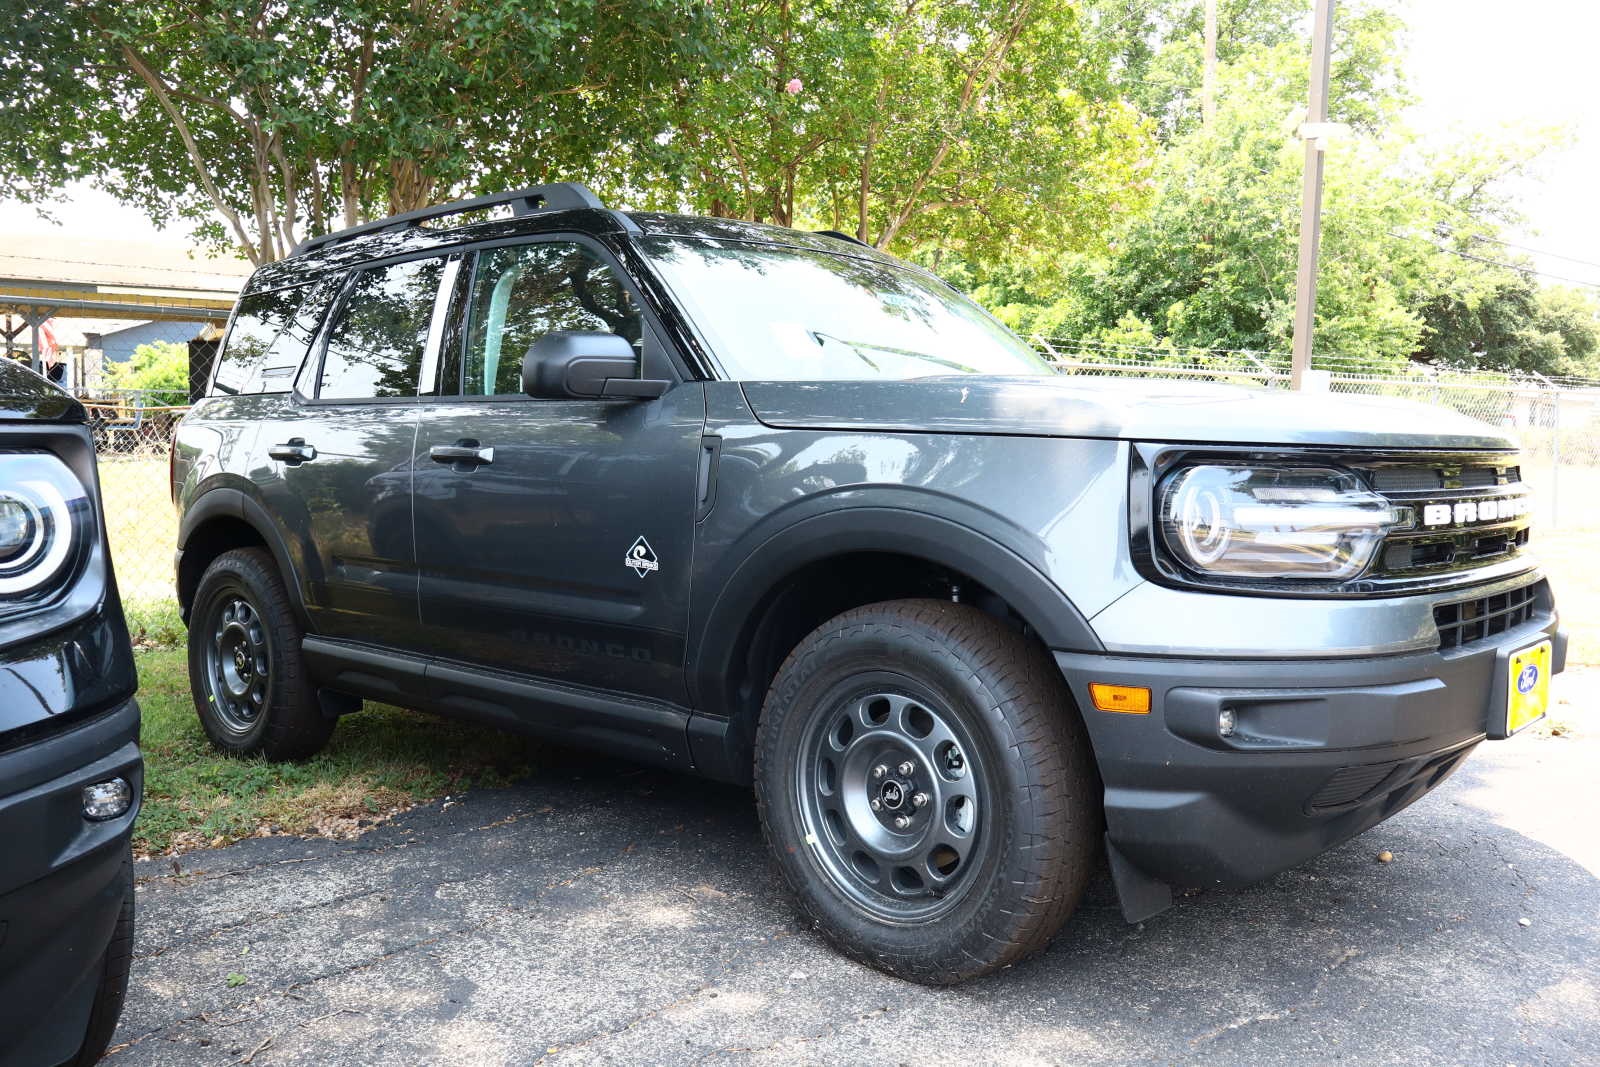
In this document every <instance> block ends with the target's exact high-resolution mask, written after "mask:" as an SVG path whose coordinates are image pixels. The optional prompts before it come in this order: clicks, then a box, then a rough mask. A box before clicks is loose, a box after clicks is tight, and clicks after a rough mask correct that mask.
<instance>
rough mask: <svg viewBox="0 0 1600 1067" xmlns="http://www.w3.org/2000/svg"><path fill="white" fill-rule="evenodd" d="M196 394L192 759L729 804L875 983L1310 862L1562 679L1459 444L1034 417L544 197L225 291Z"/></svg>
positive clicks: (1014, 377) (325, 257)
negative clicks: (454, 775)
mask: <svg viewBox="0 0 1600 1067" xmlns="http://www.w3.org/2000/svg"><path fill="white" fill-rule="evenodd" d="M507 206H509V208H510V215H509V217H506V218H488V219H484V218H483V217H482V216H485V215H487V214H489V209H495V208H505V207H507ZM474 215H475V216H477V218H475V219H474V218H470V217H464V216H474ZM209 392H210V395H209V396H208V397H207V398H206V399H205V400H203V401H201V402H200V403H199V404H197V405H196V406H195V408H194V410H193V411H192V412H191V413H190V414H189V416H188V417H187V418H186V419H185V420H184V421H183V423H182V425H181V427H180V428H179V432H178V435H177V441H176V445H175V454H174V463H173V489H174V492H175V494H176V496H177V499H178V500H179V502H180V505H181V507H182V511H183V517H182V524H181V530H180V533H179V545H178V549H179V551H178V562H177V578H178V594H179V597H180V600H181V603H182V607H183V611H184V614H185V618H186V619H187V621H188V624H189V649H190V668H191V676H192V679H193V686H194V698H195V706H196V708H197V709H198V711H199V714H200V719H201V722H202V723H203V724H204V728H205V730H206V732H207V733H208V734H209V735H210V737H211V739H212V741H213V742H215V744H216V745H217V746H218V747H219V748H221V749H223V750H225V751H228V752H235V753H240V754H249V753H263V754H265V755H266V756H267V757H269V758H272V759H297V758H301V757H305V756H309V755H310V754H312V753H314V752H316V751H317V750H318V749H320V748H321V747H322V746H323V745H324V744H325V743H326V742H327V740H328V738H329V735H330V734H331V733H332V732H333V730H334V726H335V723H336V722H337V720H338V718H339V716H341V715H343V714H347V713H350V712H353V711H355V710H357V709H358V708H359V707H360V706H361V702H362V701H363V700H380V701H389V702H393V703H397V704H401V705H406V706H409V707H416V708H425V709H429V710H432V711H435V712H439V713H442V714H445V715H453V716H460V717H463V718H469V719H475V720H479V721H481V722H486V723H491V724H494V725H497V726H503V727H506V728H509V729H515V730H523V731H530V732H533V733H537V734H542V735H547V736H549V737H551V738H554V739H559V740H562V741H565V742H570V743H576V744H583V745H590V746H594V747H597V748H601V749H605V750H607V751H610V752H614V753H617V754H618V755H622V756H625V757H628V758H630V759H634V760H639V761H641V762H645V763H651V764H656V765H658V766H661V767H667V768H672V769H675V770H681V771H688V772H692V773H696V774H701V775H705V776H708V777H711V778H717V779H722V780H725V781H731V782H739V783H753V785H754V787H755V792H756V798H757V802H758V804H759V807H760V812H761V817H762V820H763V823H764V825H765V828H766V833H767V836H768V840H769V842H770V844H771V848H772V853H773V856H774V858H775V861H776V863H777V865H778V866H779V867H780V868H781V870H782V872H783V875H784V877H785V878H786V880H787V882H788V884H789V885H790V887H791V888H792V889H793V891H794V894H795V896H796V897H797V898H798V901H799V904H800V906H801V908H803V909H804V911H805V913H806V914H807V915H808V916H809V917H810V918H811V919H812V920H813V921H814V922H815V924H816V926H817V927H818V928H819V929H820V930H821V931H822V932H823V933H824V934H826V935H827V936H828V937H829V938H830V939H831V940H832V941H833V942H834V943H835V944H837V945H838V946H839V947H840V948H842V949H843V950H844V951H845V952H847V953H849V954H850V955H852V956H854V957H856V958H858V959H861V960H863V961H865V962H867V963H870V964H872V965H874V966H877V967H881V968H884V969H886V970H888V971H891V972H893V973H895V974H898V975H902V976H904V977H906V978H910V979H913V980H916V981H923V982H939V983H947V982H955V981H960V980H962V979H965V978H970V977H973V976H975V975H979V974H983V973H986V972H988V971H991V970H994V969H995V968H998V967H1002V966H1005V965H1008V964H1010V963H1012V962H1015V961H1016V960H1018V959H1020V958H1022V957H1023V956H1024V955H1026V954H1027V953H1029V952H1031V951H1033V950H1035V949H1037V948H1039V947H1040V946H1042V945H1043V944H1045V943H1046V942H1047V941H1048V940H1049V938H1050V937H1051V936H1052V935H1053V934H1054V933H1055V932H1056V931H1057V930H1058V929H1059V928H1060V926H1061V925H1062V923H1063V922H1064V921H1065V920H1066V918H1067V917H1068V915H1070V914H1071V912H1072V911H1073V909H1074V907H1075V906H1076V905H1077V903H1078V900H1079V898H1080V896H1081V894H1082V892H1083V889H1084V884H1085V882H1086V881H1087V879H1088V877H1089V875H1090V873H1091V870H1092V868H1093V866H1094V865H1095V863H1096V861H1097V857H1098V855H1099V853H1100V852H1101V851H1102V850H1103V851H1104V853H1105V855H1106V856H1107V858H1108V861H1109V865H1110V869H1111V873H1112V876H1113V879H1114V882H1115V885H1116V889H1117V892H1118V895H1119V897H1120V900H1121V904H1122V907H1123V910H1124V912H1125V914H1126V916H1127V918H1128V919H1130V920H1140V919H1144V918H1147V917H1149V916H1151V915H1154V914H1155V913H1157V912H1159V911H1161V910H1162V909H1163V908H1165V907H1167V906H1168V905H1169V904H1170V903H1171V900H1172V890H1173V888H1174V887H1195V886H1199V887H1209V886H1238V885H1243V884H1246V883H1250V882H1254V881H1256V880H1259V879H1262V878H1265V877H1267V876H1269V875H1271V874H1273V873H1274V872H1276V871H1280V870H1282V869H1284V868H1286V867H1288V866H1290V865H1292V864H1295V863H1298V862H1300V861H1302V860H1305V859H1306V858H1308V857H1310V856H1313V855H1315V854H1316V853H1318V852H1320V851H1322V850H1324V849H1326V848H1329V847H1330V846H1332V845H1335V844H1338V843H1339V842H1341V841H1344V840H1346V839H1347V838H1349V837H1351V836H1353V835H1355V834H1357V833H1359V832H1361V831H1362V830H1364V829H1366V828H1367V827H1369V826H1372V825H1373V824H1374V823H1377V822H1378V821H1380V820H1382V819H1384V818H1386V817H1388V816H1389V815H1392V814H1393V813H1394V812H1396V811H1398V810H1399V809H1400V808H1402V807H1404V806H1405V805H1407V804H1409V803H1411V802H1412V801H1413V800H1415V799H1417V798H1418V797H1419V796H1421V795H1422V794H1423V793H1425V792H1427V791H1428V790H1429V789H1431V788H1432V787H1433V786H1435V785H1437V784H1438V783H1439V782H1440V781H1442V780H1443V779H1444V778H1445V777H1446V776H1447V775H1449V774H1450V772H1451V771H1453V770H1454V769H1455V768H1456V767H1457V766H1459V765H1460V763H1461V761H1462V760H1463V759H1465V758H1466V756H1467V754H1468V753H1469V752H1471V750H1472V749H1473V748H1474V747H1475V746H1476V745H1477V744H1478V743H1479V742H1480V741H1483V740H1484V739H1486V738H1503V737H1506V736H1509V735H1510V734H1512V733H1514V732H1516V731H1517V730H1518V729H1520V728H1521V727H1523V726H1525V725H1526V724H1527V723H1529V722H1531V721H1533V720H1535V719H1537V718H1538V717H1539V716H1540V715H1542V714H1543V713H1544V707H1545V702H1546V701H1547V699H1548V691H1549V690H1548V686H1549V678H1550V676H1551V674H1553V673H1554V672H1556V671H1559V670H1560V669H1561V667H1562V662H1563V659H1564V654H1565V639H1564V635H1563V634H1562V633H1561V631H1560V630H1559V629H1558V627H1557V617H1556V612H1555V606H1554V603H1553V601H1552V598H1551V594H1550V588H1549V585H1548V584H1547V582H1546V581H1545V579H1544V578H1543V577H1542V576H1541V575H1540V573H1539V571H1538V569H1537V568H1536V566H1535V565H1534V563H1533V561H1532V559H1531V558H1530V557H1529V556H1528V555H1527V552H1526V549H1527V545H1528V526H1529V517H1528V499H1527V494H1526V491H1525V489H1524V486H1523V484H1522V480H1521V476H1520V469H1519V463H1518V455H1517V451H1516V448H1515V446H1514V444H1513V443H1512V442H1511V441H1510V440H1508V439H1507V438H1506V437H1505V436H1503V434H1502V433H1500V432H1499V431H1497V430H1495V429H1494V428H1492V427H1489V426H1486V425H1483V424H1481V423H1478V422H1475V421H1472V420H1469V419H1466V418H1462V417H1456V416H1453V415H1450V414H1448V413H1444V412H1440V411H1438V410H1434V409H1428V408H1423V407H1419V406H1414V405H1407V404H1403V403H1400V402H1391V401H1383V400H1375V399H1374V400H1354V399H1347V398H1335V397H1328V396H1305V395H1281V394H1271V395H1267V394H1262V393H1256V392H1248V391H1243V390H1234V389H1228V388H1224V387H1209V388H1208V387H1200V388H1199V389H1197V388H1196V387H1193V386H1176V385H1171V384H1168V383H1164V382H1151V381H1123V382H1094V383H1088V382H1084V381H1083V380H1081V379H1077V378H1073V377H1067V376H1063V375H1060V374H1057V373H1055V372H1054V370H1053V368H1052V367H1051V366H1050V365H1048V364H1047V363H1045V362H1043V361H1042V360H1041V359H1040V358H1039V357H1038V356H1037V355H1036V354H1035V353H1034V352H1033V351H1032V350H1031V349H1030V348H1029V346H1028V345H1026V344H1024V343H1023V342H1022V341H1020V340H1019V339H1018V338H1017V337H1015V336H1014V335H1013V334H1011V333H1010V332H1008V331H1007V330H1006V329H1005V328H1003V327H1002V326H1000V325H999V324H998V323H997V322H995V320H994V319H992V318H991V317H990V316H989V315H987V314H986V313H985V312H984V311H982V310H981V309H980V308H979V307H977V306H976V305H975V304H974V303H973V302H972V301H970V300H968V299H967V298H965V297H963V296H962V295H961V294H960V293H958V292H956V291H954V290H953V289H951V288H950V287H949V286H948V285H946V284H945V283H943V282H941V281H940V280H939V279H938V278H936V277H934V276H932V275H930V274H928V273H927V272H925V271H923V270H920V269H918V268H916V267H913V266H910V265H908V264H906V263H903V262H901V261H899V260H896V259H894V258H891V257H889V256H886V255H883V254H881V253H879V252H877V251H874V250H873V249H871V248H868V247H865V246H863V245H861V244H860V243H858V242H855V241H853V240H851V239H850V238H848V237H846V236H844V235H842V234H837V233H820V234H819V233H801V232H796V231H793V230H786V229H778V228H775V227H770V226H762V225H756V224H751V223H745V222H738V221H730V220H726V219H706V218H686V217H680V216H673V215H663V214H652V213H638V212H630V213H623V212H618V211H612V210H607V209H606V208H605V207H603V206H602V205H601V203H600V202H599V201H598V200H597V199H596V198H595V197H594V195H593V194H592V193H590V192H589V191H588V190H587V189H585V188H583V187H582V186H576V185H552V186H543V187H538V188H533V189H524V190H519V191H516V192H513V193H508V194H505V195H503V196H492V197H480V198H477V199H474V200H469V201H460V202H457V203H454V204H449V205H445V206H443V207H439V208H432V209H428V210H426V211H422V212H413V213H411V214H408V215H400V216H395V217H393V218H388V219H383V220H381V221H379V222H376V223H372V224H370V225H366V226H360V227H356V228H355V229H352V230H346V231H343V232H341V233H336V234H332V235H330V236H327V237H321V238H317V239H315V240H313V241H310V242H308V243H307V244H305V245H303V246H302V247H301V248H300V249H298V250H297V251H296V253H295V254H294V255H293V256H292V257H290V258H289V259H287V260H285V261H283V262H280V263H275V264H272V265H270V266H266V267H263V268H261V269H260V270H259V271H257V272H256V274H255V275H254V277H252V278H251V280H250V282H249V284H248V285H247V286H246V288H245V290H244V292H243V294H242V296H241V297H240V300H239V304H238V307H237V309H236V310H235V312H234V315H233V319H232V322H231V324H230V326H229V328H228V333H227V337H226V340H225V342H224V345H223V348H222V351H221V354H220V356H219V358H218V362H217V365H216V369H215V372H214V375H213V378H212V382H211V388H210V390H209Z"/></svg>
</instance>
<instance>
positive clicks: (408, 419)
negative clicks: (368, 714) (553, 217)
mask: <svg viewBox="0 0 1600 1067" xmlns="http://www.w3.org/2000/svg"><path fill="white" fill-rule="evenodd" d="M457 262H458V261H456V260H451V259H449V258H447V257H442V256H430V257H423V258H413V259H406V260H400V261H395V262H389V263H385V264H380V265H378V266H373V267H367V268H363V269H360V270H356V271H353V272H351V274H350V275H349V276H348V278H347V279H346V280H345V282H344V285H343V289H342V291H341V293H340V294H339V297H338V300H337V301H336V303H335V306H334V309H333V312H332V314H331V316H330V317H329V319H328V321H327V323H326V324H325V325H324V327H323V330H322V332H321V334H320V336H319V338H318V341H317V344H316V347H315V348H314V349H313V351H312V354H311V357H310V360H309V362H308V364H307V366H306V368H305V369H304V370H303V371H302V372H301V375H300V379H299V382H298V388H297V390H296V395H295V397H294V400H293V402H292V403H289V404H285V405H283V407H282V408H281V409H280V410H279V412H278V413H277V415H276V417H274V418H271V419H270V420H269V421H267V422H266V423H265V424H264V425H263V426H262V427H261V431H260V434H259V436H258V437H257V438H256V446H255V449H256V453H257V455H258V456H260V457H262V459H261V462H263V463H264V464H267V465H270V466H269V467H268V468H263V470H261V471H260V472H259V473H260V474H261V475H263V476H264V480H265V482H266V488H267V489H268V493H267V497H268V499H267V501H266V503H267V504H268V507H269V509H270V510H271V511H272V512H273V513H274V514H275V515H276V517H277V518H278V519H279V521H281V522H282V523H284V526H285V532H286V533H288V534H289V536H290V537H291V538H292V539H293V540H295V541H296V542H297V543H298V545H299V548H300V551H299V553H298V555H299V565H300V566H301V567H302V569H303V571H304V573H302V574H301V575H300V576H299V578H300V581H301V584H302V588H303V589H304V591H305V599H306V607H307V610H308V612H309V614H310V616H311V622H312V624H313V626H314V627H315V629H316V630H317V632H319V633H321V634H322V635H324V636H328V637H338V638H345V639H350V640H358V641H362V642H367V643H373V644H380V645H386V646H390V647H395V648H404V649H414V650H417V649H420V634H419V632H418V631H419V622H418V617H417V579H416V550H415V543H414V540H413V538H412V532H411V459H412V455H413V450H414V446H415V443H416V432H417V391H418V384H419V378H420V374H421V371H422V367H423V364H424V355H425V354H426V353H427V352H428V350H429V349H430V347H434V346H437V343H438V334H439V330H440V329H441V327H442V324H443V321H444V302H443V301H441V299H440V293H441V288H442V285H441V283H442V282H443V281H444V280H445V279H446V278H447V277H448V276H452V275H453V273H454V271H455V269H456V268H455V265H454V264H456V263H457Z"/></svg>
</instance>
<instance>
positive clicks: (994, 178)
mask: <svg viewBox="0 0 1600 1067" xmlns="http://www.w3.org/2000/svg"><path fill="white" fill-rule="evenodd" d="M719 27H720V30H721V34H720V36H719V38H718V39H717V41H716V44H715V48H714V49H713V50H712V51H711V52H709V53H708V54H707V55H706V56H705V57H704V58H703V61H702V62H701V63H700V64H699V65H692V64H684V65H682V66H681V67H680V73H679V76H678V78H677V80H676V84H675V85H674V87H673V89H672V92H671V93H670V94H668V95H667V96H666V97H664V98H663V99H662V100H661V101H659V107H660V111H659V114H660V123H661V127H662V130H661V133H660V134H659V135H658V136H657V137H654V138H651V139H650V140H648V141H646V142H643V143H626V144H619V145H618V146H617V147H616V149H615V151H614V152H613V153H612V154H611V155H610V156H608V157H607V159H606V161H605V162H606V164H607V165H604V166H601V167H599V168H597V171H598V174H599V175H601V176H603V175H607V174H610V175H614V176H615V177H613V178H611V179H609V180H608V179H607V178H605V177H599V178H598V179H597V180H598V182H599V184H601V185H602V186H605V187H606V188H608V189H615V190H616V191H617V192H618V193H623V194H625V193H627V192H633V193H635V194H642V195H643V197H644V200H645V202H646V203H649V204H651V205H653V206H658V207H662V208H668V209H677V210H689V211H693V212H699V213H710V214H717V215H727V216H731V217H736V218H746V219H750V220H753V221H771V222H776V223H779V224H781V225H801V226H825V227H827V228H830V229H837V230H845V231H849V232H851V233H853V234H855V235H856V236H857V237H858V238H860V239H861V240H863V241H867V242H869V243H872V244H875V245H877V246H879V247H883V248H894V249H896V250H898V251H902V252H905V251H909V250H912V249H915V248H918V247H921V246H925V245H929V244H940V245H951V246H954V247H959V248H962V249H965V250H966V251H967V252H968V253H969V254H975V255H980V256H984V257H988V258H993V257H995V256H996V255H997V254H998V253H999V252H1001V251H1002V250H1003V249H1004V248H1006V247H1007V246H1009V245H1011V244H1013V243H1014V242H1015V241H1016V240H1017V239H1018V238H1019V236H1020V237H1021V238H1022V239H1023V240H1025V241H1027V242H1029V243H1030V244H1039V245H1050V246H1054V247H1058V248H1059V247H1074V246H1078V245H1094V244H1098V243H1099V239H1100V236H1101V234H1102V233H1103V232H1104V231H1105V229H1106V227H1107V226H1108V225H1109V224H1110V223H1111V221H1112V220H1113V219H1115V218H1118V217H1120V216H1121V215H1123V214H1126V213H1127V212H1128V211H1130V210H1131V209H1133V208H1135V207H1137V206H1138V205H1139V203H1140V201H1141V194H1140V189H1139V184H1140V167H1141V165H1142V163H1143V161H1144V160H1145V158H1146V149H1147V147H1148V145H1147V133H1146V126H1145V123H1144V122H1143V121H1142V120H1141V119H1140V117H1139V116H1138V115H1137V114H1136V113H1135V112H1134V111H1133V110H1132V109H1131V108H1129V107H1128V106H1127V105H1126V103H1125V102H1124V101H1122V100H1121V99H1119V98H1118V96H1117V93H1116V91H1115V88H1114V86H1113V85H1112V83H1111V82H1110V81H1109V80H1108V78H1107V77H1106V66H1105V63H1104V60H1103V56H1102V55H1101V54H1100V52H1099V51H1098V50H1097V47H1096V46H1095V44H1094V43H1093V42H1092V41H1091V39H1090V38H1089V37H1088V36H1087V35H1086V32H1085V27H1084V25H1083V24H1082V20H1081V18H1080V11H1079V6H1078V5H1077V4H1076V3H1073V2H1071V0H1000V2H994V3H983V4H967V3H962V4H950V3H924V2H918V0H848V2H847V0H810V2H799V0H775V2H769V3H757V4H751V5H748V6H742V7H741V6H736V5H729V8H728V9H727V10H726V11H725V12H724V17H723V18H722V19H721V20H720V21H719Z"/></svg>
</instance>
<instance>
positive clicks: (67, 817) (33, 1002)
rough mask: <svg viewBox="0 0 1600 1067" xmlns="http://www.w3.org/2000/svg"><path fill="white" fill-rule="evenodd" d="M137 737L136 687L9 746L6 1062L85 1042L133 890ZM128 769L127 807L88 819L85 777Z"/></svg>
mask: <svg viewBox="0 0 1600 1067" xmlns="http://www.w3.org/2000/svg"><path fill="white" fill-rule="evenodd" d="M138 737H139V706H138V704H137V703H136V702H135V701H134V700H132V699H128V700H125V701H123V702H121V703H119V704H117V705H115V706H114V707H113V708H111V710H109V711H105V712H102V713H100V714H98V715H94V716H92V717H89V718H86V719H84V720H83V721H81V722H80V723H78V724H77V725H75V726H74V727H72V728H70V729H66V730H62V731H60V732H58V733H54V734H52V735H51V736H49V737H47V738H44V739H42V740H37V741H34V742H32V743H31V744H26V745H24V746H22V747H19V748H14V749H12V750H10V751H5V752H0V789H3V790H4V793H3V795H0V843H3V854H0V1067H13V1065H17V1067H22V1065H28V1067H37V1065H40V1064H56V1063H61V1062H63V1061H65V1060H67V1059H70V1058H71V1057H72V1056H74V1055H76V1054H77V1052H78V1049H79V1047H80V1045H81V1044H82V1043H83V1039H84V1033H85V1030H86V1029H87V1026H88V1021H89V1010H90V1007H91V1005H92V1004H93V1001H94V995H95V992H96V988H97V986H98V984H99V980H100V976H101V973H102V959H103V957H104V955H105V952H106V948H107V945H108V944H109V943H110V941H111V937H112V932H113V930H114V929H115V927H116V923H117V917H118V914H119V912H120V909H121V907H122V902H123V899H124V896H125V894H126V893H127V885H128V883H127V880H126V873H125V871H124V869H123V867H124V864H125V863H126V862H127V859H128V844H129V839H130V835H131V833H132V830H133V821H134V818H135V817H136V816H137V815H138V813H139V800H140V797H141V796H142V793H143V784H144V783H143V763H142V760H141V758H140V755H139V747H138ZM119 776H120V777H121V778H123V779H124V780H126V781H127V782H128V784H129V785H130V786H132V788H133V803H132V804H131V805H130V806H129V808H128V810H127V812H125V813H124V814H122V815H120V816H118V817H116V818H113V819H108V820H106V821H104V822H90V821H88V820H87V819H85V818H84V816H83V788H84V786H87V785H92V784H94V783H96V782H102V781H105V780H107V779H109V778H114V777H119Z"/></svg>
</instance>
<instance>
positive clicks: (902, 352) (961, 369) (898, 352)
mask: <svg viewBox="0 0 1600 1067" xmlns="http://www.w3.org/2000/svg"><path fill="white" fill-rule="evenodd" d="M809 332H810V334H811V337H812V339H813V340H815V341H816V342H817V344H818V345H820V346H822V347H823V348H826V347H828V345H829V344H830V343H832V344H836V345H843V346H844V347H846V348H848V349H849V350H850V351H851V352H854V353H855V355H856V358H858V359H860V360H861V362H863V363H865V364H866V365H867V366H869V367H871V368H872V369H873V370H881V369H882V368H880V367H879V366H878V364H876V363H874V362H873V361H872V360H871V359H869V358H867V351H869V350H870V351H873V352H884V353H887V354H889V355H891V356H900V357H901V358H902V359H914V360H917V361H918V362H920V363H932V364H933V365H934V366H936V367H944V368H946V369H948V370H953V371H956V372H958V373H960V374H976V373H977V370H976V368H973V367H968V366H966V365H964V364H961V363H957V362H955V361H954V360H949V359H940V358H939V357H938V356H935V355H930V354H929V353H927V352H917V351H914V350H912V349H909V348H894V347H892V346H890V345H874V344H867V343H865V342H860V341H846V340H844V339H843V338H839V337H834V336H832V335H830V334H825V333H821V332H819V331H817V330H811V331H809Z"/></svg>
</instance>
